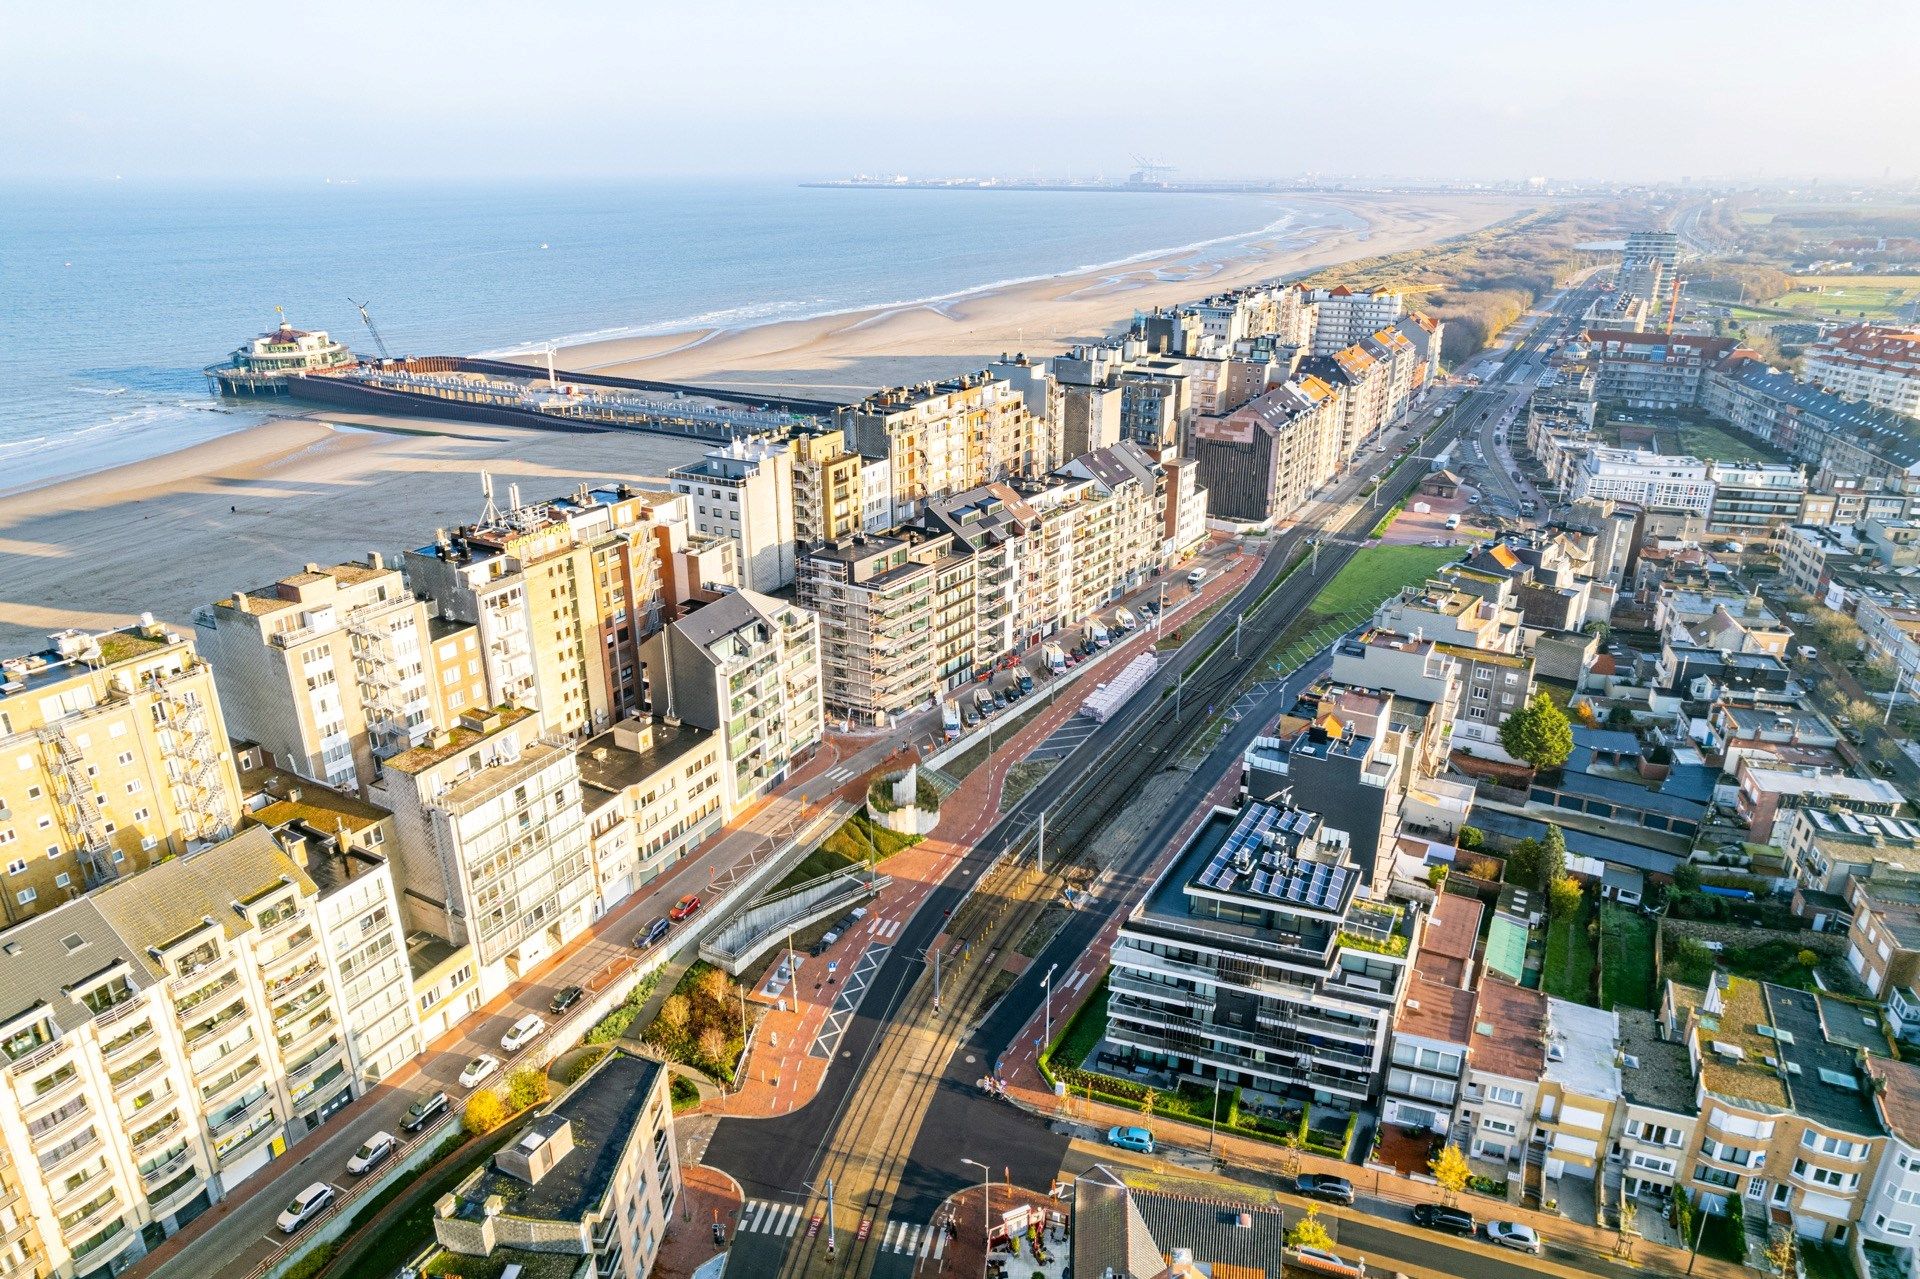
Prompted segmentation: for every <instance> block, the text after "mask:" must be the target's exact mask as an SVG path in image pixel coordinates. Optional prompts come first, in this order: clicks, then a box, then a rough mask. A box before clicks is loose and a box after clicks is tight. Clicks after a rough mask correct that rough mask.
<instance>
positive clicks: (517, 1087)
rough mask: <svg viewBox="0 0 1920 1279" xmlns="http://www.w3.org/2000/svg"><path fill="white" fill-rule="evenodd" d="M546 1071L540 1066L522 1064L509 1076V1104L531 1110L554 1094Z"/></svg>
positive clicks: (520, 1108)
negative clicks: (548, 1083)
mask: <svg viewBox="0 0 1920 1279" xmlns="http://www.w3.org/2000/svg"><path fill="white" fill-rule="evenodd" d="M552 1091H553V1090H552V1089H551V1088H549V1087H548V1086H547V1075H546V1072H545V1071H543V1070H541V1069H540V1068H539V1067H538V1066H522V1067H520V1068H519V1069H518V1070H516V1071H514V1072H513V1073H512V1074H511V1075H508V1076H507V1105H508V1106H509V1107H511V1108H512V1109H514V1110H529V1109H531V1108H533V1107H534V1106H537V1105H539V1104H540V1103H541V1102H543V1101H545V1100H546V1099H547V1098H548V1097H549V1096H551V1095H552Z"/></svg>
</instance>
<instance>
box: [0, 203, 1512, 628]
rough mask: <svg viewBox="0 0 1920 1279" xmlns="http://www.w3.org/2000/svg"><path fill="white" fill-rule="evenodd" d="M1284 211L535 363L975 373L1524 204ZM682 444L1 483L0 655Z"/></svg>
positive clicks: (481, 436)
mask: <svg viewBox="0 0 1920 1279" xmlns="http://www.w3.org/2000/svg"><path fill="white" fill-rule="evenodd" d="M987 198H990V197H987ZM1143 198H1146V197H1143ZM1299 203H1300V204H1301V205H1302V206H1303V208H1304V209H1305V210H1306V211H1307V217H1306V225H1303V226H1297V227H1294V228H1291V229H1290V230H1289V231H1288V233H1287V234H1286V235H1285V236H1284V237H1282V238H1280V239H1278V240H1275V241H1267V242H1262V241H1256V242H1250V243H1247V242H1243V243H1239V244H1234V245H1226V246H1216V247H1214V248H1210V249H1207V250H1202V251H1198V252H1196V253H1189V254H1182V255H1173V256H1171V257H1168V258H1164V259H1156V260H1152V261H1143V262H1140V263H1136V264H1133V265H1130V266H1128V267H1127V268H1125V269H1124V270H1120V271H1116V272H1100V273H1093V274H1088V275H1078V276H1062V277H1058V278H1053V279H1048V280H1043V281H1034V282H1029V283H1024V284H1019V285H1014V286H1010V287H1007V288H1004V289H998V290H993V291H988V292H982V293H978V294H970V295H967V296H964V297H960V298H956V299H952V300H948V301H944V302H940V303H936V304H930V305H924V306H913V307H905V308H897V309H893V310H885V311H875V312H861V313H854V314H848V315H840V316H831V317H823V318H820V319H814V320H800V321H793V322H790V323H781V324H770V325H762V326H757V327H751V328H743V329H738V330H727V331H705V332H696V333H686V334H669V335H663V336H656V337H647V338H632V339H620V340H615V341H606V342H596V343H591V344H587V345H582V346H576V347H570V348H567V349H566V350H565V352H564V353H563V354H562V355H561V356H560V357H559V358H558V359H557V361H556V362H557V363H559V364H560V365H562V367H570V368H578V369H583V370H584V369H599V370H603V371H614V372H632V373H636V374H638V375H641V376H646V377H656V378H674V379H695V378H697V379H699V380H700V381H702V382H706V383H709V384H715V385H719V384H730V385H739V386H752V387H764V388H769V389H770V388H775V387H778V388H781V389H788V390H799V389H803V388H804V389H806V390H808V391H813V392H818V393H820V394H822V395H823V397H825V398H843V399H852V398H857V397H858V396H860V395H861V394H863V393H864V392H866V391H868V390H871V389H873V388H876V387H880V386H886V385H892V384H895V383H899V382H907V381H917V380H922V379H925V378H928V377H937V376H944V375H947V374H951V373H955V372H959V371H962V370H967V369H972V368H977V367H979V366H980V365H981V364H982V363H984V362H985V361H987V360H990V359H993V358H995V357H997V356H998V355H1000V354H1001V353H1002V352H1011V351H1025V352H1027V353H1028V354H1032V355H1039V354H1047V353H1050V352H1054V351H1057V350H1060V349H1061V348H1063V347H1065V346H1067V345H1070V344H1071V343H1073V342H1075V341H1084V340H1088V339H1092V338H1097V337H1100V336H1102V335H1104V334H1107V333H1109V332H1112V331H1113V330H1114V329H1116V328H1117V327H1120V326H1122V325H1124V324H1125V323H1126V322H1127V320H1128V319H1129V318H1130V317H1131V316H1132V314H1133V313H1134V312H1135V311H1136V310H1140V309H1144V308H1148V307H1152V306H1159V305H1168V304H1172V303H1177V302H1181V301H1185V300H1188V299H1192V298H1196V297H1199V296H1203V295H1205V294H1207V293H1210V292H1214V291H1217V290H1219V289H1223V288H1230V287H1233V286H1234V285H1237V284H1245V283H1249V282H1253V281H1257V280H1263V279H1269V278H1274V277H1277V276H1282V275H1293V274H1297V273H1301V272H1305V271H1308V270H1312V269H1315V268H1317V267H1320V266H1324V265H1328V264H1330V263H1336V262H1341V261H1349V260H1352V259H1355V258H1359V257H1366V256H1371V255H1374V254H1380V253H1388V252H1393V251H1396V250H1399V249H1404V248H1408V247H1412V246H1415V245H1418V244H1422V243H1431V242H1433V241H1436V240H1440V239H1444V238H1446V237H1448V236H1451V235H1456V234H1459V233H1461V232H1464V231H1467V230H1471V229H1473V228H1475V227H1479V226H1484V225H1486V224H1487V223H1490V222H1493V221H1496V220H1498V219H1500V218H1503V217H1506V216H1508V215H1509V214H1511V213H1513V212H1515V211H1517V210H1518V209H1520V208H1522V207H1524V206H1525V201H1523V200H1519V199H1517V198H1511V197H1496V196H1461V197H1432V198H1429V197H1413V196H1356V197H1352V198H1348V197H1341V198H1340V199H1338V200H1337V201H1336V200H1334V199H1333V198H1332V197H1315V198H1314V199H1312V200H1308V199H1301V200H1300V201H1299ZM1320 205H1324V206H1325V207H1326V208H1327V210H1328V217H1327V220H1326V223H1327V224H1323V225H1322V226H1321V227H1319V228H1318V229H1315V228H1314V227H1313V226H1312V225H1311V224H1312V223H1313V221H1314V217H1313V213H1312V209H1313V208H1314V207H1315V206H1320ZM1337 209H1346V210H1349V211H1351V212H1352V213H1353V214H1355V215H1357V216H1358V217H1359V218H1360V219H1363V220H1364V222H1365V226H1364V228H1363V229H1357V230H1356V229H1336V228H1334V227H1332V226H1331V225H1330V224H1331V223H1332V222H1333V221H1334V220H1335V218H1334V216H1333V211H1334V210H1337ZM699 451H700V445H699V444H698V443H696V442H690V441H683V440H676V439H671V438H668V437H663V436H652V435H639V434H632V435H623V434H605V435H553V434H547V433H544V432H540V431H533V430H521V429H515V428H506V427H488V426H477V425H449V424H447V423H436V422H425V421H419V422H393V421H387V420H374V419H369V418H357V417H354V416H350V415H341V414H337V413H325V414H322V413H312V414H305V415H291V416H288V417H285V418H279V419H275V420H274V421H271V422H268V423H266V424H265V425H262V426H258V427H253V428H250V429H247V430H243V431H239V432H235V433H233V434H230V435H225V436H221V437H219V438H218V439H214V440H211V441H208V442H206V443H202V444H197V445H195V446H193V447H191V448H187V449H183V450H181V451H179V452H175V453H171V454H167V455H165V456H162V457H158V458H153V459H148V460H146V461H142V462H137V463H132V464H129V465H125V466H118V467H114V468H112V469H109V470H103V471H99V472H96V473H94V474H90V475H85V476H81V477H79V478H76V479H69V480H65V481H62V482H59V483H56V484H51V485H47V486H44V487H41V488H35V489H29V490H26V491H24V492H17V493H11V494H5V495H0V651H4V652H9V653H13V652H23V651H27V650H28V649H31V648H35V647H38V646H39V645H41V644H42V643H44V641H45V636H46V634H47V632H49V631H51V630H56V629H59V628H61V627H67V626H79V627H89V628H95V629H98V628H103V627H107V626H113V625H118V624H121V623H124V622H125V621H127V620H129V619H131V618H133V617H135V616H137V615H138V614H139V613H141V612H143V611H146V612H152V613H154V614H155V615H156V616H158V617H160V618H162V619H165V620H168V621H173V622H176V623H187V622H190V620H191V618H192V615H193V611H194V609H195V608H197V607H198V606H199V605H201V604H205V603H208V602H211V601H212V600H214V599H215V598H218V597H219V596H221V595H224V594H227V593H230V592H232V591H234V590H236V589H242V588H250V587H254V586H259V585H261V584H263V583H265V582H268V581H271V580H273V579H274V578H276V577H280V576H283V575H285V574H287V573H289V572H293V571H297V570H298V569H299V567H300V566H301V565H302V564H303V563H307V562H310V561H311V562H335V561H338V560H340V559H342V558H347V557H354V556H360V555H364V554H365V553H366V552H367V551H369V550H379V551H382V552H388V553H391V552H394V551H397V550H399V549H400V548H401V547H403V546H418V545H421V544H423V543H425V542H427V541H428V540H430V539H431V537H432V534H433V530H434V529H435V528H437V527H441V526H446V525H452V524H456V523H462V522H466V521H469V520H471V519H473V518H474V517H476V516H477V515H478V514H479V512H480V503H481V498H480V485H479V478H478V474H479V472H481V471H483V470H484V471H488V472H490V473H491V474H492V475H493V476H494V478H495V482H496V484H497V486H498V492H499V495H500V498H501V499H502V500H503V501H504V500H505V498H506V495H507V486H508V485H509V484H515V483H517V484H519V485H521V489H522V494H523V496H524V497H526V498H527V499H529V500H532V499H535V498H541V497H551V496H555V495H557V494H559V493H563V492H566V491H567V490H570V489H572V488H573V487H575V486H576V485H578V484H579V483H581V482H582V481H589V480H591V481H599V480H603V479H631V480H639V479H646V478H649V477H656V476H660V475H662V474H664V473H665V472H666V470H667V469H668V468H670V467H673V466H676V465H678V464H680V463H681V462H683V461H686V460H688V459H690V458H692V457H694V456H697V455H698V453H699ZM0 487H4V478H3V477H0Z"/></svg>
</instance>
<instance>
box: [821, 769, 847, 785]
mask: <svg viewBox="0 0 1920 1279" xmlns="http://www.w3.org/2000/svg"><path fill="white" fill-rule="evenodd" d="M853 771H854V770H853V769H851V768H849V767H847V766H846V765H845V764H842V765H841V766H840V767H838V768H829V769H828V770H827V771H826V772H824V773H822V774H820V780H821V781H823V782H832V783H839V782H844V781H847V780H848V779H850V778H851V777H852V776H853Z"/></svg>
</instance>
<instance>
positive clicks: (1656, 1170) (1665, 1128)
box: [1613, 1005, 1700, 1211]
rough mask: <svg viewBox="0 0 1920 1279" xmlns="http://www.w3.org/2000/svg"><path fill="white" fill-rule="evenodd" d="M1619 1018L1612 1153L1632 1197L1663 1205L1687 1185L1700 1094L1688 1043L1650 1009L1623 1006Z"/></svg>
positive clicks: (1695, 1145)
mask: <svg viewBox="0 0 1920 1279" xmlns="http://www.w3.org/2000/svg"><path fill="white" fill-rule="evenodd" d="M1614 1014H1615V1016H1616V1017H1618V1018H1619V1022H1620V1106H1619V1110H1618V1113H1617V1117H1616V1119H1615V1123H1614V1132H1613V1154H1614V1155H1615V1157H1617V1158H1618V1160H1619V1162H1620V1179H1621V1183H1620V1184H1621V1190H1622V1191H1623V1192H1624V1193H1625V1194H1626V1195H1627V1197H1629V1198H1632V1199H1635V1200H1638V1201H1639V1202H1641V1203H1642V1204H1647V1205H1651V1206H1652V1207H1653V1208H1654V1209H1655V1210H1656V1211H1657V1210H1660V1209H1664V1208H1665V1207H1666V1205H1667V1204H1668V1203H1669V1202H1670V1201H1671V1200H1672V1199H1673V1192H1674V1188H1675V1187H1676V1186H1684V1185H1685V1184H1686V1180H1687V1174H1688V1165H1689V1163H1690V1162H1691V1160H1692V1157H1693V1152H1694V1151H1695V1150H1696V1149H1697V1148H1698V1128H1699V1122H1700V1098H1699V1092H1698V1089H1697V1088H1696V1087H1695V1085H1694V1079H1693V1065H1692V1062H1691V1061H1690V1059H1689V1057H1688V1046H1687V1044H1686V1043H1684V1042H1683V1041H1681V1040H1679V1039H1677V1038H1676V1039H1669V1038H1666V1037H1665V1035H1664V1034H1663V1033H1662V1026H1661V1023H1660V1022H1659V1021H1658V1020H1657V1019H1656V1018H1655V1017H1654V1015H1653V1014H1652V1013H1650V1012H1646V1011H1645V1010H1643V1009H1639V1008H1628V1007H1626V1006H1624V1005H1622V1006H1620V1007H1618V1008H1616V1009H1615V1010H1614Z"/></svg>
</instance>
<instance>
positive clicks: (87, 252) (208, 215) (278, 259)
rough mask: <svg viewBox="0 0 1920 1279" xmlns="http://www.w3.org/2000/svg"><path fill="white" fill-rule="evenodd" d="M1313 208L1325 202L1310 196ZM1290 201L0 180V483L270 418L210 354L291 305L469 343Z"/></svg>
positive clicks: (771, 309) (843, 284)
mask: <svg viewBox="0 0 1920 1279" xmlns="http://www.w3.org/2000/svg"><path fill="white" fill-rule="evenodd" d="M1327 216H1328V215H1327V214H1326V213H1325V212H1323V211H1320V210H1316V211H1315V214H1314V220H1315V221H1316V222H1320V221H1324V220H1325V219H1326V217H1327ZM1302 221H1303V218H1302V214H1301V212H1300V210H1299V208H1298V207H1297V206H1295V205H1292V204H1290V203H1289V202H1287V201H1286V200H1284V199H1281V198H1276V197H1269V196H1253V195H1218V196H1215V195H1138V194H1127V193H1110V194H1102V193H1082V192H982V191H884V190H882V191H867V190H842V189H815V188H801V187H798V186H795V185H792V184H790V183H772V182H756V183H746V182H739V183H724V182H702V183H691V182H688V183H658V184H650V185H628V186H616V185H594V184H573V185H565V184H554V183H541V184H518V183H515V182H514V181H513V179H512V178H511V176H510V175H503V176H502V177H501V178H500V179H499V180H498V181H496V182H492V183H489V184H487V185H473V186H466V187H448V186H437V187H432V188H426V187H420V188H398V187H393V186H385V185H362V184H352V185H325V184H315V185H307V186H299V187H292V186H283V187H272V188H265V187H262V188H241V187H236V188H224V189H208V188H195V189H186V188H170V187H154V186H140V185H135V184H133V183H100V184H95V185H91V186H86V187H65V188H58V189H54V188H47V189H38V190H36V189H25V190H22V189H19V188H16V189H14V190H12V191H10V192H7V193H4V194H0V297H4V299H5V302H4V304H0V491H7V490H16V491H17V490H18V489H19V488H21V487H24V486H27V485H31V484H37V483H44V482H46V481H47V480H50V479H54V478H59V477H62V476H66V475H73V474H79V473H83V472H86V471H90V470H97V469H99V468H101V467H104V466H110V465H116V464H118V463H121V462H125V461H129V460H134V459H137V458H141V457H150V456H154V455H157V454H159V453H163V452H167V451H170V450H173V449H176V448H181V447H185V446H187V445H189V444H194V443H198V442H200V441H202V440H205V439H208V438H211V437H214V436H217V435H219V434H221V433H224V432H227V431H232V430H236V429H239V428H241V427H244V426H248V425H251V424H253V423H255V422H258V421H260V420H262V418H263V417H264V416H265V414H263V413H261V412H260V411H258V410H257V409H254V408H249V407H242V406H236V404H235V403H234V402H232V401H227V402H222V401H221V400H219V399H216V398H215V397H214V396H212V395H211V394H209V393H208V391H207V388H206V382H205V379H204V378H203V377H202V375H201V369H202V368H204V367H205V366H206V365H209V364H213V363H216V362H218V361H220V360H222V359H224V358H225V356H226V355H227V353H228V352H230V351H231V350H232V349H233V348H234V347H236V346H238V345H240V344H241V343H242V342H243V341H244V340H245V339H246V338H248V337H249V336H251V335H252V334H254V333H256V332H258V331H261V330H264V329H267V328H271V327H272V326H273V324H274V323H275V322H276V317H275V313H274V308H275V307H276V306H277V307H281V308H283V310H284V312H285V314H286V316H287V318H288V320H290V321H291V322H292V323H293V324H295V325H296V326H298V327H300V328H307V329H326V330H327V331H329V332H331V333H332V334H333V335H334V336H335V337H336V338H339V339H341V340H342V341H345V342H346V343H347V344H348V345H349V346H351V347H352V348H354V349H355V350H356V351H365V352H369V353H371V352H372V350H373V342H372V339H371V338H370V336H369V335H368V334H367V332H366V331H365V329H364V328H363V327H362V324H361V321H360V317H359V313H358V312H357V311H356V310H355V308H354V307H353V305H352V304H351V302H350V300H349V299H352V300H356V301H367V302H370V304H371V305H370V310H371V312H372V315H373V317H374V320H375V322H376V323H377V324H378V325H379V326H380V330H381V334H382V336H383V337H384V338H385V339H386V343H387V346H388V349H389V350H390V351H391V352H392V353H393V354H395V355H400V354H472V353H478V352H482V351H487V352H503V351H513V350H525V349H528V348H532V347H538V346H540V345H541V344H543V343H545V342H548V341H556V342H562V343H564V342H566V341H569V340H571V341H579V340H583V339H587V338H593V337H613V336H622V335H631V334H643V333H659V332H670V331H674V330H679V329H686V328H696V327H705V326H714V325H718V326H738V325H747V324H755V323H765V322H769V321H775V320H782V319H792V318H799V317H805V316H811V315H819V314H826V313H832V312H836V311H845V310H857V309H862V308H866V307H871V306H876V305H884V304H889V303H896V302H910V301H921V300H927V299H937V298H943V297H949V296H954V295H959V294H964V293H966V292H969V291H973V290H978V289H981V288H986V287H991V286H993V285H995V284H999V283H1005V282H1009V281H1014V280H1022V279H1029V278H1034V277H1041V276H1048V275H1055V274H1061V273H1067V272H1073V271H1078V270H1083V269H1086V268H1089V267H1098V266H1103V265H1108V264H1121V263H1125V262H1127V261H1129V260H1137V259H1140V258H1143V257H1147V256H1152V255H1155V254H1158V253H1163V252H1166V251H1168V250H1173V249H1179V248H1184V247H1192V248H1193V249H1194V250H1195V251H1196V252H1198V251H1201V250H1202V248H1204V250H1205V251H1206V252H1208V253H1220V252H1231V251H1233V250H1232V246H1233V245H1234V244H1235V243H1236V242H1239V241H1245V240H1247V239H1250V238H1252V237H1254V236H1257V235H1273V234H1276V233H1284V232H1285V231H1286V230H1287V229H1288V228H1289V227H1292V226H1296V225H1299V224H1300V223H1301V222H1302Z"/></svg>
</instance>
